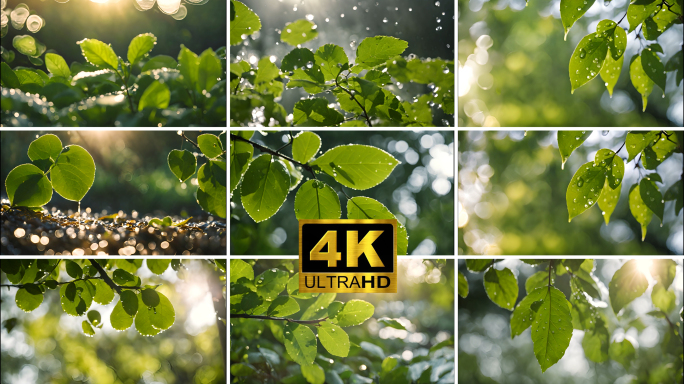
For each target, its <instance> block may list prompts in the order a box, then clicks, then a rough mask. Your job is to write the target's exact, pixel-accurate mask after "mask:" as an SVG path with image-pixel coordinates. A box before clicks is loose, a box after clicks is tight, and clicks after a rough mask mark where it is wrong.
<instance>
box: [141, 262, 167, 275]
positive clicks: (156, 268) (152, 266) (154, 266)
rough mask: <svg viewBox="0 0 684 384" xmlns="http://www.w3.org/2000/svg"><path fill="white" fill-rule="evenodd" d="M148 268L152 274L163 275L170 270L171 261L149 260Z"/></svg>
mask: <svg viewBox="0 0 684 384" xmlns="http://www.w3.org/2000/svg"><path fill="white" fill-rule="evenodd" d="M146 263H147V268H149V270H150V271H152V273H154V274H156V275H161V274H162V273H164V271H166V269H167V268H169V264H171V259H147V261H146Z"/></svg>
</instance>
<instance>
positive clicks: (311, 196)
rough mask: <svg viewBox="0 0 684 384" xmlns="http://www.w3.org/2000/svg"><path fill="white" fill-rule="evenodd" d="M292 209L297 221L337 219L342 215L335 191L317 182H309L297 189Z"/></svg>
mask: <svg viewBox="0 0 684 384" xmlns="http://www.w3.org/2000/svg"><path fill="white" fill-rule="evenodd" d="M294 208H295V216H296V217H297V219H298V220H303V219H339V218H340V216H341V215H342V209H341V207H340V198H339V197H338V196H337V193H336V192H335V190H333V189H332V187H330V186H329V185H328V184H325V183H324V182H322V181H318V180H309V181H307V182H306V183H304V184H302V186H301V187H299V190H298V191H297V195H296V196H295V203H294Z"/></svg>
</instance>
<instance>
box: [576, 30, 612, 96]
mask: <svg viewBox="0 0 684 384" xmlns="http://www.w3.org/2000/svg"><path fill="white" fill-rule="evenodd" d="M607 54H608V44H607V43H606V38H605V37H604V36H603V35H599V33H598V32H595V33H590V34H588V35H586V36H584V38H583V39H582V40H581V41H580V42H579V44H577V47H576V48H575V51H574V52H573V54H572V56H571V57H570V65H569V71H570V85H571V90H570V92H571V93H575V90H576V89H577V88H579V87H581V86H583V85H584V84H586V83H588V82H589V81H590V80H591V79H593V78H594V77H596V76H597V75H598V74H599V72H600V71H601V67H602V66H603V62H604V61H605V60H606V55H607Z"/></svg>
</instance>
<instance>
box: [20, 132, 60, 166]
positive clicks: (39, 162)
mask: <svg viewBox="0 0 684 384" xmlns="http://www.w3.org/2000/svg"><path fill="white" fill-rule="evenodd" d="M61 152H62V142H61V141H60V140H59V138H58V137H57V136H55V135H53V134H47V135H43V136H41V137H39V138H37V139H35V140H33V141H32V142H31V144H30V145H29V149H28V157H29V159H31V161H32V162H33V164H34V165H36V166H37V167H39V168H41V170H43V171H44V172H47V171H48V170H49V169H50V167H51V166H52V164H54V163H55V160H57V157H59V154H60V153H61Z"/></svg>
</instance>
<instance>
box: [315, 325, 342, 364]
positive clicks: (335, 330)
mask: <svg viewBox="0 0 684 384" xmlns="http://www.w3.org/2000/svg"><path fill="white" fill-rule="evenodd" d="M318 339H319V340H320V341H321V344H322V345H323V347H325V349H326V350H327V351H328V353H330V354H331V355H334V356H339V357H347V355H349V336H348V335H347V332H345V331H344V329H342V328H340V327H339V326H337V325H335V324H333V323H331V322H330V321H327V320H326V321H323V322H321V323H320V327H318Z"/></svg>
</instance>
